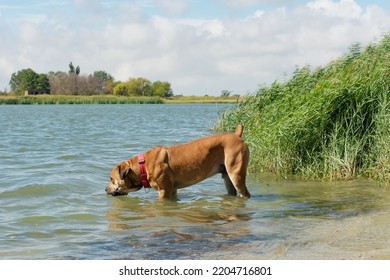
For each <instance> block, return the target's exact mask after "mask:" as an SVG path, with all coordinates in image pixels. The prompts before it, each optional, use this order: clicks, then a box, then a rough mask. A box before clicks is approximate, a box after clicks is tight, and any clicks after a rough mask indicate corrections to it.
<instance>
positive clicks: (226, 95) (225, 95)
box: [221, 89, 232, 97]
mask: <svg viewBox="0 0 390 280" xmlns="http://www.w3.org/2000/svg"><path fill="white" fill-rule="evenodd" d="M231 94H232V92H231V91H230V90H226V89H224V90H221V97H229V96H230V95H231Z"/></svg>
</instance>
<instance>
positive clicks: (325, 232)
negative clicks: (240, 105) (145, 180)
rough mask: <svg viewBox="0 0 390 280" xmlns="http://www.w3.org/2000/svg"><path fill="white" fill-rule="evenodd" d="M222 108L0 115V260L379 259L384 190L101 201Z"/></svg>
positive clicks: (296, 186)
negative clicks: (125, 167)
mask: <svg viewBox="0 0 390 280" xmlns="http://www.w3.org/2000/svg"><path fill="white" fill-rule="evenodd" d="M226 106H228V105H222V104H219V105H215V104H214V105H210V104H208V105H204V104H203V105H96V106H95V105H86V106H84V105H64V106H62V105H49V106H1V107H0V126H1V132H0V259H382V258H384V259H390V211H389V210H390V190H389V189H388V188H387V187H385V186H380V185H377V184H375V183H373V182H369V181H365V180H359V181H351V182H344V183H321V182H301V181H285V180H278V179H275V178H273V177H268V176H255V175H256V174H251V176H249V179H248V182H247V184H248V189H249V190H250V192H251V194H252V198H251V199H249V200H244V199H240V198H235V197H229V196H227V195H225V188H224V186H223V182H222V179H221V178H220V176H215V177H212V178H210V179H208V180H206V181H203V182H202V183H200V184H197V185H196V186H192V187H189V188H186V189H182V190H179V192H178V195H179V200H178V201H159V200H158V199H157V196H158V195H157V192H156V191H154V190H151V191H150V192H148V193H146V192H145V191H144V190H141V191H139V192H136V193H131V194H129V195H128V196H127V197H111V196H107V195H106V194H105V192H104V189H105V186H106V184H107V183H108V178H109V174H110V171H111V169H112V167H113V166H114V165H115V164H116V163H118V162H120V161H123V160H126V159H128V158H130V157H133V156H135V155H137V154H138V153H141V152H144V151H146V150H148V149H150V148H152V147H153V146H155V145H173V144H176V143H182V142H186V141H189V140H192V139H195V138H199V137H202V136H205V135H209V134H212V131H211V130H210V128H211V127H212V126H213V125H214V123H215V122H216V120H217V119H218V117H219V112H220V111H221V110H222V109H223V108H224V107H226ZM244 134H245V132H244Z"/></svg>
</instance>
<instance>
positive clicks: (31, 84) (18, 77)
mask: <svg viewBox="0 0 390 280" xmlns="http://www.w3.org/2000/svg"><path fill="white" fill-rule="evenodd" d="M9 84H10V86H11V90H12V91H13V92H15V93H16V94H18V95H21V94H23V93H24V91H25V90H27V89H30V90H41V91H45V92H47V93H50V83H49V80H48V77H47V75H46V74H38V73H36V72H35V71H34V70H32V69H31V68H28V69H23V70H20V71H18V72H16V73H13V74H12V75H11V80H10V82H9Z"/></svg>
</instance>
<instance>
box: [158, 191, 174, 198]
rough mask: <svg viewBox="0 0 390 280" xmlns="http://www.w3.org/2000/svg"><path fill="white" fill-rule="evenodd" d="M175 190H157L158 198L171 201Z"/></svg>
mask: <svg viewBox="0 0 390 280" xmlns="http://www.w3.org/2000/svg"><path fill="white" fill-rule="evenodd" d="M176 193H177V191H176V189H174V188H164V189H159V190H158V196H159V198H160V199H172V198H174V197H176Z"/></svg>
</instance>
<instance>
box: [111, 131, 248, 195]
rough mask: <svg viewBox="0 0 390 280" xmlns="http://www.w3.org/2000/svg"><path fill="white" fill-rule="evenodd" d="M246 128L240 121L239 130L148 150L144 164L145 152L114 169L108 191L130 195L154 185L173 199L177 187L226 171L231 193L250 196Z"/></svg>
mask: <svg viewBox="0 0 390 280" xmlns="http://www.w3.org/2000/svg"><path fill="white" fill-rule="evenodd" d="M243 130H244V127H243V125H241V124H239V125H237V127H236V132H235V133H228V134H216V135H212V136H207V137H204V138H200V139H198V140H194V141H191V142H189V143H186V144H180V145H175V146H171V147H162V146H158V147H155V148H153V149H151V150H150V151H148V152H146V153H145V154H144V157H145V160H144V161H142V159H141V163H140V157H141V156H142V155H139V156H137V157H134V158H131V159H129V160H128V161H124V162H121V163H119V164H117V165H116V166H115V167H114V169H113V170H112V172H111V177H110V180H111V182H110V183H109V184H108V185H107V188H106V192H107V194H111V195H113V196H116V195H127V194H128V193H129V192H134V191H138V190H140V189H141V188H142V186H145V187H149V186H148V184H150V187H152V188H153V189H157V190H158V191H159V197H160V198H172V197H173V196H174V195H175V194H176V191H177V189H181V188H185V187H188V186H190V185H193V184H196V183H198V182H200V181H203V180H204V179H206V178H208V177H210V176H213V175H215V174H217V173H222V178H223V179H224V181H225V186H226V189H227V192H228V194H230V195H237V192H238V193H239V194H240V195H241V196H242V197H245V198H249V197H250V193H249V192H248V189H247V188H246V185H245V178H246V169H247V166H248V162H249V149H248V146H247V145H246V144H245V143H244V141H243V140H242V139H241V135H242V132H243ZM145 171H146V172H145ZM142 173H145V175H144V177H145V178H144V179H141V175H142ZM146 178H147V180H146ZM145 181H146V182H147V184H146V185H145Z"/></svg>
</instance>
